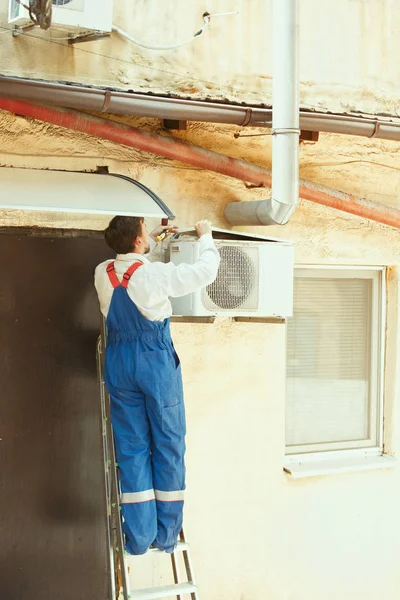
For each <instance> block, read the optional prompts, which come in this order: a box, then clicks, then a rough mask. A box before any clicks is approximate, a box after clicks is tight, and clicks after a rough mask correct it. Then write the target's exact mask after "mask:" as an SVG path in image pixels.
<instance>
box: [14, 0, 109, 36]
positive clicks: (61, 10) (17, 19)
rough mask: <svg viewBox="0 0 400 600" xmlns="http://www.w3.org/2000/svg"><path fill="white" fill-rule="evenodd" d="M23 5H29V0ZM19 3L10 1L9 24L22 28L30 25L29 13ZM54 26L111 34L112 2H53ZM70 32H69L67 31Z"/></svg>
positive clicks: (56, 0)
mask: <svg viewBox="0 0 400 600" xmlns="http://www.w3.org/2000/svg"><path fill="white" fill-rule="evenodd" d="M22 4H25V5H28V4H29V0H25V1H24V2H22ZM22 4H20V3H19V2H18V0H9V5H8V22H9V23H10V24H11V23H12V24H14V25H18V26H20V27H24V26H25V25H29V24H30V23H31V20H30V18H29V11H28V10H27V9H26V8H25V7H24V6H23V5H22ZM52 4H53V14H52V25H54V26H55V27H56V26H57V25H62V26H64V27H71V28H73V29H72V30H76V29H78V30H83V31H102V32H110V31H111V27H112V0H101V1H99V0H52ZM67 31H68V30H67Z"/></svg>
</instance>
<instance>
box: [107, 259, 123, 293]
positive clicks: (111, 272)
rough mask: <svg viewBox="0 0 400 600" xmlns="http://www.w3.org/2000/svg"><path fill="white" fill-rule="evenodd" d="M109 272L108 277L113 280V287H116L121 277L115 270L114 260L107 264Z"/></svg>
mask: <svg viewBox="0 0 400 600" xmlns="http://www.w3.org/2000/svg"><path fill="white" fill-rule="evenodd" d="M106 271H107V274H108V278H109V280H110V281H111V285H112V286H113V288H116V287H118V286H119V285H120V283H119V279H118V277H117V274H116V272H115V267H114V261H112V262H110V263H109V264H108V265H107V269H106Z"/></svg>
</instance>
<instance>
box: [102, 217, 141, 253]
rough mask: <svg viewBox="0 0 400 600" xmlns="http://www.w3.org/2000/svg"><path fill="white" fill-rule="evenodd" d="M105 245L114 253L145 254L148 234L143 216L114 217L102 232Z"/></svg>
mask: <svg viewBox="0 0 400 600" xmlns="http://www.w3.org/2000/svg"><path fill="white" fill-rule="evenodd" d="M104 237H105V240H106V243H107V246H109V247H110V248H111V250H114V252H115V253H116V254H128V252H136V253H137V254H147V253H148V252H149V251H150V246H149V234H148V232H147V228H146V225H145V222H144V219H143V217H123V216H117V217H114V218H113V219H112V220H111V221H110V223H109V225H108V227H107V229H106V230H105V232H104Z"/></svg>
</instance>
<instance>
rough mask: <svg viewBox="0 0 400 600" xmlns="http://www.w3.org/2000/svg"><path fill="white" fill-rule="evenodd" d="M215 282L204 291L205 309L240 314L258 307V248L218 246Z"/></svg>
mask: <svg viewBox="0 0 400 600" xmlns="http://www.w3.org/2000/svg"><path fill="white" fill-rule="evenodd" d="M218 251H219V254H220V256H221V264H220V267H219V271H218V275H217V279H216V280H215V281H214V283H212V284H211V285H209V286H208V287H207V288H206V289H205V290H204V291H203V297H202V302H203V305H204V307H205V308H206V309H207V310H211V311H215V310H226V311H232V310H235V309H240V311H246V310H256V309H257V308H258V301H259V300H258V296H259V290H258V279H259V276H258V275H259V268H258V258H259V257H258V247H251V246H249V247H246V248H244V247H240V248H239V247H238V246H228V245H227V246H220V247H219V248H218Z"/></svg>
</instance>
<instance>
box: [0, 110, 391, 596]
mask: <svg viewBox="0 0 400 600" xmlns="http://www.w3.org/2000/svg"><path fill="white" fill-rule="evenodd" d="M130 122H131V123H133V122H134V123H135V124H136V125H140V126H142V127H145V128H148V129H152V130H157V128H159V123H158V122H155V121H154V122H152V121H145V120H141V121H138V120H137V121H130ZM238 131H239V130H237V129H236V128H222V127H205V126H203V125H199V124H194V125H191V126H190V128H189V130H188V131H186V132H181V133H179V134H177V133H174V135H179V136H180V137H181V138H183V139H188V140H190V141H192V142H193V143H197V144H200V145H203V146H204V147H209V148H212V149H214V150H217V151H219V152H225V153H227V154H231V155H232V156H240V157H241V158H245V159H247V160H252V161H254V162H257V163H259V164H263V165H266V166H270V158H271V152H270V138H269V137H268V136H264V137H255V138H239V139H238V140H236V141H235V138H234V137H233V136H234V133H237V132H238ZM0 147H1V148H2V150H1V153H0V165H3V166H4V165H6V166H19V167H26V168H58V169H68V170H69V169H70V170H83V169H86V170H91V169H95V168H96V166H97V165H108V166H109V168H110V170H113V171H116V172H120V173H126V174H128V175H130V176H132V177H134V178H137V179H139V180H140V181H141V182H143V183H144V184H146V185H148V186H149V187H150V188H152V189H153V190H154V191H155V192H156V193H157V194H158V195H160V196H161V198H163V199H164V200H165V201H166V203H167V204H168V205H170V206H171V208H172V209H173V210H174V211H175V212H176V214H177V215H178V220H179V223H180V224H181V225H182V226H185V225H190V224H192V223H193V222H194V221H195V220H197V219H198V218H200V217H208V218H211V220H212V221H213V222H214V224H215V225H218V226H226V223H225V221H224V219H223V208H224V206H225V204H226V203H227V202H230V201H234V200H243V199H248V200H250V199H258V198H262V197H265V196H266V193H267V191H266V190H259V189H251V190H247V189H246V187H245V186H244V184H243V183H242V182H239V181H235V180H232V179H229V178H227V177H223V176H219V175H216V174H213V173H209V172H205V171H201V170H199V169H195V168H191V167H187V166H185V165H180V164H178V163H174V162H172V161H169V160H167V159H161V158H157V157H154V156H151V155H146V154H144V153H140V152H136V151H134V150H128V149H124V148H122V147H118V146H116V145H115V144H111V143H108V142H104V141H101V140H95V139H91V138H87V137H86V136H84V135H80V134H75V133H73V132H68V131H63V130H61V129H57V128H55V127H52V126H48V125H42V124H38V123H34V122H30V121H27V120H25V119H23V118H20V117H16V116H11V115H9V114H6V113H0ZM349 158H350V159H351V160H353V159H355V160H356V161H361V162H355V163H351V164H346V165H342V164H340V165H332V164H329V165H326V164H324V163H335V162H339V163H340V162H343V161H345V160H349ZM364 161H373V162H379V163H382V164H387V165H388V166H385V167H382V166H380V165H376V166H375V167H372V166H371V165H370V163H369V162H364ZM399 166H400V164H399V160H398V158H397V146H396V145H395V144H391V143H385V144H384V143H383V142H379V141H361V140H359V139H355V138H354V139H352V138H345V137H340V136H328V135H327V136H321V140H320V142H319V143H318V144H316V145H312V144H307V145H302V150H301V172H302V176H303V177H309V178H310V179H313V180H315V181H318V182H320V183H326V184H329V185H331V186H334V187H337V188H339V189H343V190H345V191H349V192H355V193H357V194H360V195H363V196H367V197H368V198H370V199H372V200H376V201H382V202H386V203H388V204H389V203H390V204H393V205H397V206H399V202H398V198H397V190H398V185H399V184H398V172H397V169H398V168H399ZM6 193H7V190H4V189H2V194H6ZM27 193H29V190H27ZM107 221H108V219H107V217H105V218H99V217H96V218H85V217H82V216H79V217H78V218H72V217H71V216H70V215H62V214H61V215H56V216H54V215H50V214H47V215H44V214H41V213H33V212H32V213H27V212H21V211H1V212H0V226H16V225H17V226H18V225H39V226H58V227H76V228H93V229H101V228H103V227H104V225H105V223H106V222H107ZM254 230H255V231H257V232H258V233H268V234H270V235H275V236H281V237H285V238H290V239H293V240H294V241H295V243H296V261H297V262H298V263H320V264H326V263H332V264H355V265H357V264H377V265H390V266H391V267H394V268H393V269H392V270H391V271H390V301H389V305H388V316H389V321H388V359H387V371H386V389H387V395H386V423H385V426H386V432H385V435H386V443H387V448H388V449H389V450H390V451H391V452H393V453H398V452H399V450H400V432H399V429H398V427H396V423H397V421H398V418H399V399H400V395H399V391H400V389H399V379H398V377H396V370H397V371H398V369H399V358H398V356H399V355H398V348H399V345H400V344H399V342H400V340H399V327H398V289H399V282H398V277H397V271H396V266H398V264H399V256H400V236H399V232H398V231H396V230H394V229H390V228H388V227H385V226H382V225H378V224H374V223H372V222H369V221H366V220H362V219H358V218H356V217H352V216H349V215H346V214H343V213H339V212H336V211H334V210H330V209H327V208H324V207H318V206H316V205H313V204H311V203H308V202H302V203H301V205H300V206H299V208H298V209H297V210H296V212H295V214H294V216H293V218H292V219H291V221H290V223H289V224H288V225H287V226H285V227H284V228H278V227H276V228H265V229H263V228H261V229H257V230H256V229H254ZM173 330H174V336H175V340H176V344H177V347H178V351H179V353H180V355H181V360H182V365H183V372H184V380H185V389H186V406H187V416H188V454H187V467H188V491H187V505H186V506H187V507H186V530H187V535H188V537H189V538H190V541H191V545H192V549H193V556H194V564H195V568H196V575H197V579H198V581H199V583H200V584H201V594H202V598H206V599H207V600H255V599H257V600H258V599H263V598H274V599H275V600H320V599H321V598H324V599H326V600H338V598H341V599H343V600H375V599H376V598H377V597H385V598H397V595H398V589H399V584H400V577H399V575H398V558H397V554H398V552H397V551H398V548H399V544H400V521H399V519H397V517H396V515H397V510H398V506H399V503H400V471H399V469H398V468H397V469H391V470H388V471H380V472H378V471H371V472H364V473H354V474H347V475H330V476H326V477H318V478H313V479H309V480H303V481H296V482H294V481H292V480H290V479H289V478H288V476H287V475H285V474H284V473H283V470H282V465H283V458H284V446H285V439H284V432H285V427H284V419H285V326H284V325H279V324H273V325H272V324H252V323H250V324H243V323H241V324H239V323H233V322H231V321H230V320H224V319H219V320H217V322H216V323H214V324H179V325H178V324H174V326H173ZM168 572H169V568H168V559H167V558H166V557H164V558H161V562H159V561H158V559H156V558H152V557H143V558H141V559H138V560H137V561H133V562H132V579H133V580H134V581H135V583H136V584H138V585H140V584H146V583H149V582H153V583H159V578H160V577H163V579H164V581H166V576H167V573H168Z"/></svg>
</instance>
